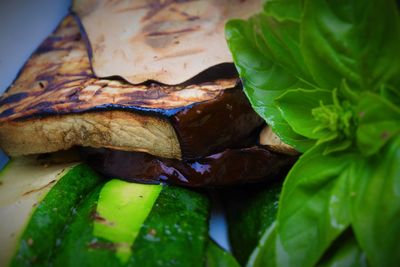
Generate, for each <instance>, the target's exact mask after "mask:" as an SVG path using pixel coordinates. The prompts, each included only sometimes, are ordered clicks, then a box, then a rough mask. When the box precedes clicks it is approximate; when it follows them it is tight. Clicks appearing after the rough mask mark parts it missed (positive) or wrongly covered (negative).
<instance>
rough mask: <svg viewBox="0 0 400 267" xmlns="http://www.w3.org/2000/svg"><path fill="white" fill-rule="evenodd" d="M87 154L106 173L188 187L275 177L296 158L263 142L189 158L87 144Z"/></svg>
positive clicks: (102, 172)
mask: <svg viewBox="0 0 400 267" xmlns="http://www.w3.org/2000/svg"><path fill="white" fill-rule="evenodd" d="M82 152H83V154H84V158H85V160H86V161H87V163H88V164H89V165H90V166H91V167H92V168H93V169H95V170H96V171H98V172H99V173H101V174H102V175H104V176H106V177H117V178H119V179H122V180H126V181H131V182H142V183H160V182H167V183H171V184H177V185H182V186H188V187H215V186H216V187H218V186H226V185H235V184H244V183H254V182H262V181H271V180H274V179H276V178H277V177H280V174H281V173H282V171H285V170H288V169H289V168H290V167H291V166H292V165H293V164H294V162H295V161H296V159H297V157H296V156H288V155H284V154H280V153H275V152H272V151H270V150H268V149H267V148H265V147H262V146H256V145H254V146H251V147H246V148H236V149H225V150H224V151H222V152H220V153H216V154H212V155H209V156H207V157H204V158H200V159H196V160H188V161H179V160H175V159H165V158H158V157H154V156H152V155H149V154H147V153H140V152H127V151H119V150H112V149H104V148H103V149H93V148H83V150H82Z"/></svg>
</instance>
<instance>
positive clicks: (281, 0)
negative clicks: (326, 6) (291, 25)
mask: <svg viewBox="0 0 400 267" xmlns="http://www.w3.org/2000/svg"><path fill="white" fill-rule="evenodd" d="M303 2H304V1H302V0H298V1H293V0H272V1H267V2H266V3H265V4H264V12H265V13H267V14H268V15H270V16H273V17H274V18H275V19H277V20H279V21H283V20H292V21H294V22H300V19H301V13H302V12H301V10H302V7H303Z"/></svg>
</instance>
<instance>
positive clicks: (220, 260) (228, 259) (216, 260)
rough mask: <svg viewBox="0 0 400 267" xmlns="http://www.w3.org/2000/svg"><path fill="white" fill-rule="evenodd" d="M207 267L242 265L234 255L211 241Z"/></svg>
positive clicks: (207, 250) (207, 251) (207, 254)
mask: <svg viewBox="0 0 400 267" xmlns="http://www.w3.org/2000/svg"><path fill="white" fill-rule="evenodd" d="M205 267H240V265H239V263H238V262H237V261H236V259H235V258H234V257H233V256H232V254H230V253H229V252H227V251H225V250H224V249H223V248H221V247H220V246H218V244H216V243H215V242H214V241H213V240H209V241H208V243H207V249H206V264H205Z"/></svg>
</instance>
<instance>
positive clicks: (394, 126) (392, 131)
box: [357, 93, 400, 156]
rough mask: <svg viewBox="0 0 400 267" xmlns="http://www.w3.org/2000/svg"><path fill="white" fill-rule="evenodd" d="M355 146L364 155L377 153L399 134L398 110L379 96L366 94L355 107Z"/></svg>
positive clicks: (399, 110) (399, 120)
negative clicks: (357, 119)
mask: <svg viewBox="0 0 400 267" xmlns="http://www.w3.org/2000/svg"><path fill="white" fill-rule="evenodd" d="M357 114H358V116H359V126H358V129H357V145H358V148H359V149H360V151H361V152H362V153H363V154H364V155H367V156H369V155H372V154H375V153H377V152H378V150H379V149H380V148H381V147H383V146H384V145H385V144H386V143H387V142H388V140H390V138H391V137H392V136H394V135H397V134H399V133H400V108H399V107H396V106H395V105H393V104H392V103H391V102H389V101H388V100H386V99H384V98H382V97H380V96H379V95H376V94H372V93H366V94H364V95H363V97H362V99H361V100H360V102H359V104H358V107H357Z"/></svg>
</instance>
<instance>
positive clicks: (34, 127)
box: [0, 111, 181, 159]
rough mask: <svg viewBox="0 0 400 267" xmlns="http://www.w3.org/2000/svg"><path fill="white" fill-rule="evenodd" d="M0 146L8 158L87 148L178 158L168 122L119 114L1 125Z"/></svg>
mask: <svg viewBox="0 0 400 267" xmlns="http://www.w3.org/2000/svg"><path fill="white" fill-rule="evenodd" d="M0 143H1V145H2V149H3V150H4V151H5V152H6V153H7V154H8V155H11V156H17V155H24V154H34V153H48V152H55V151H58V150H66V149H69V148H71V147H74V146H90V147H107V148H112V149H119V150H124V151H142V152H148V153H150V154H152V155H155V156H159V157H165V158H177V159H180V158H181V150H180V145H179V141H178V138H177V136H176V133H175V131H174V129H173V127H172V125H171V124H170V123H169V122H168V121H166V120H164V119H161V118H157V117H155V116H145V115H139V114H135V113H129V112H122V111H108V112H98V113H95V112H92V113H83V114H71V115H64V116H53V117H47V118H41V119H32V120H25V121H19V122H10V123H7V124H6V123H4V124H3V125H1V126H0Z"/></svg>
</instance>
